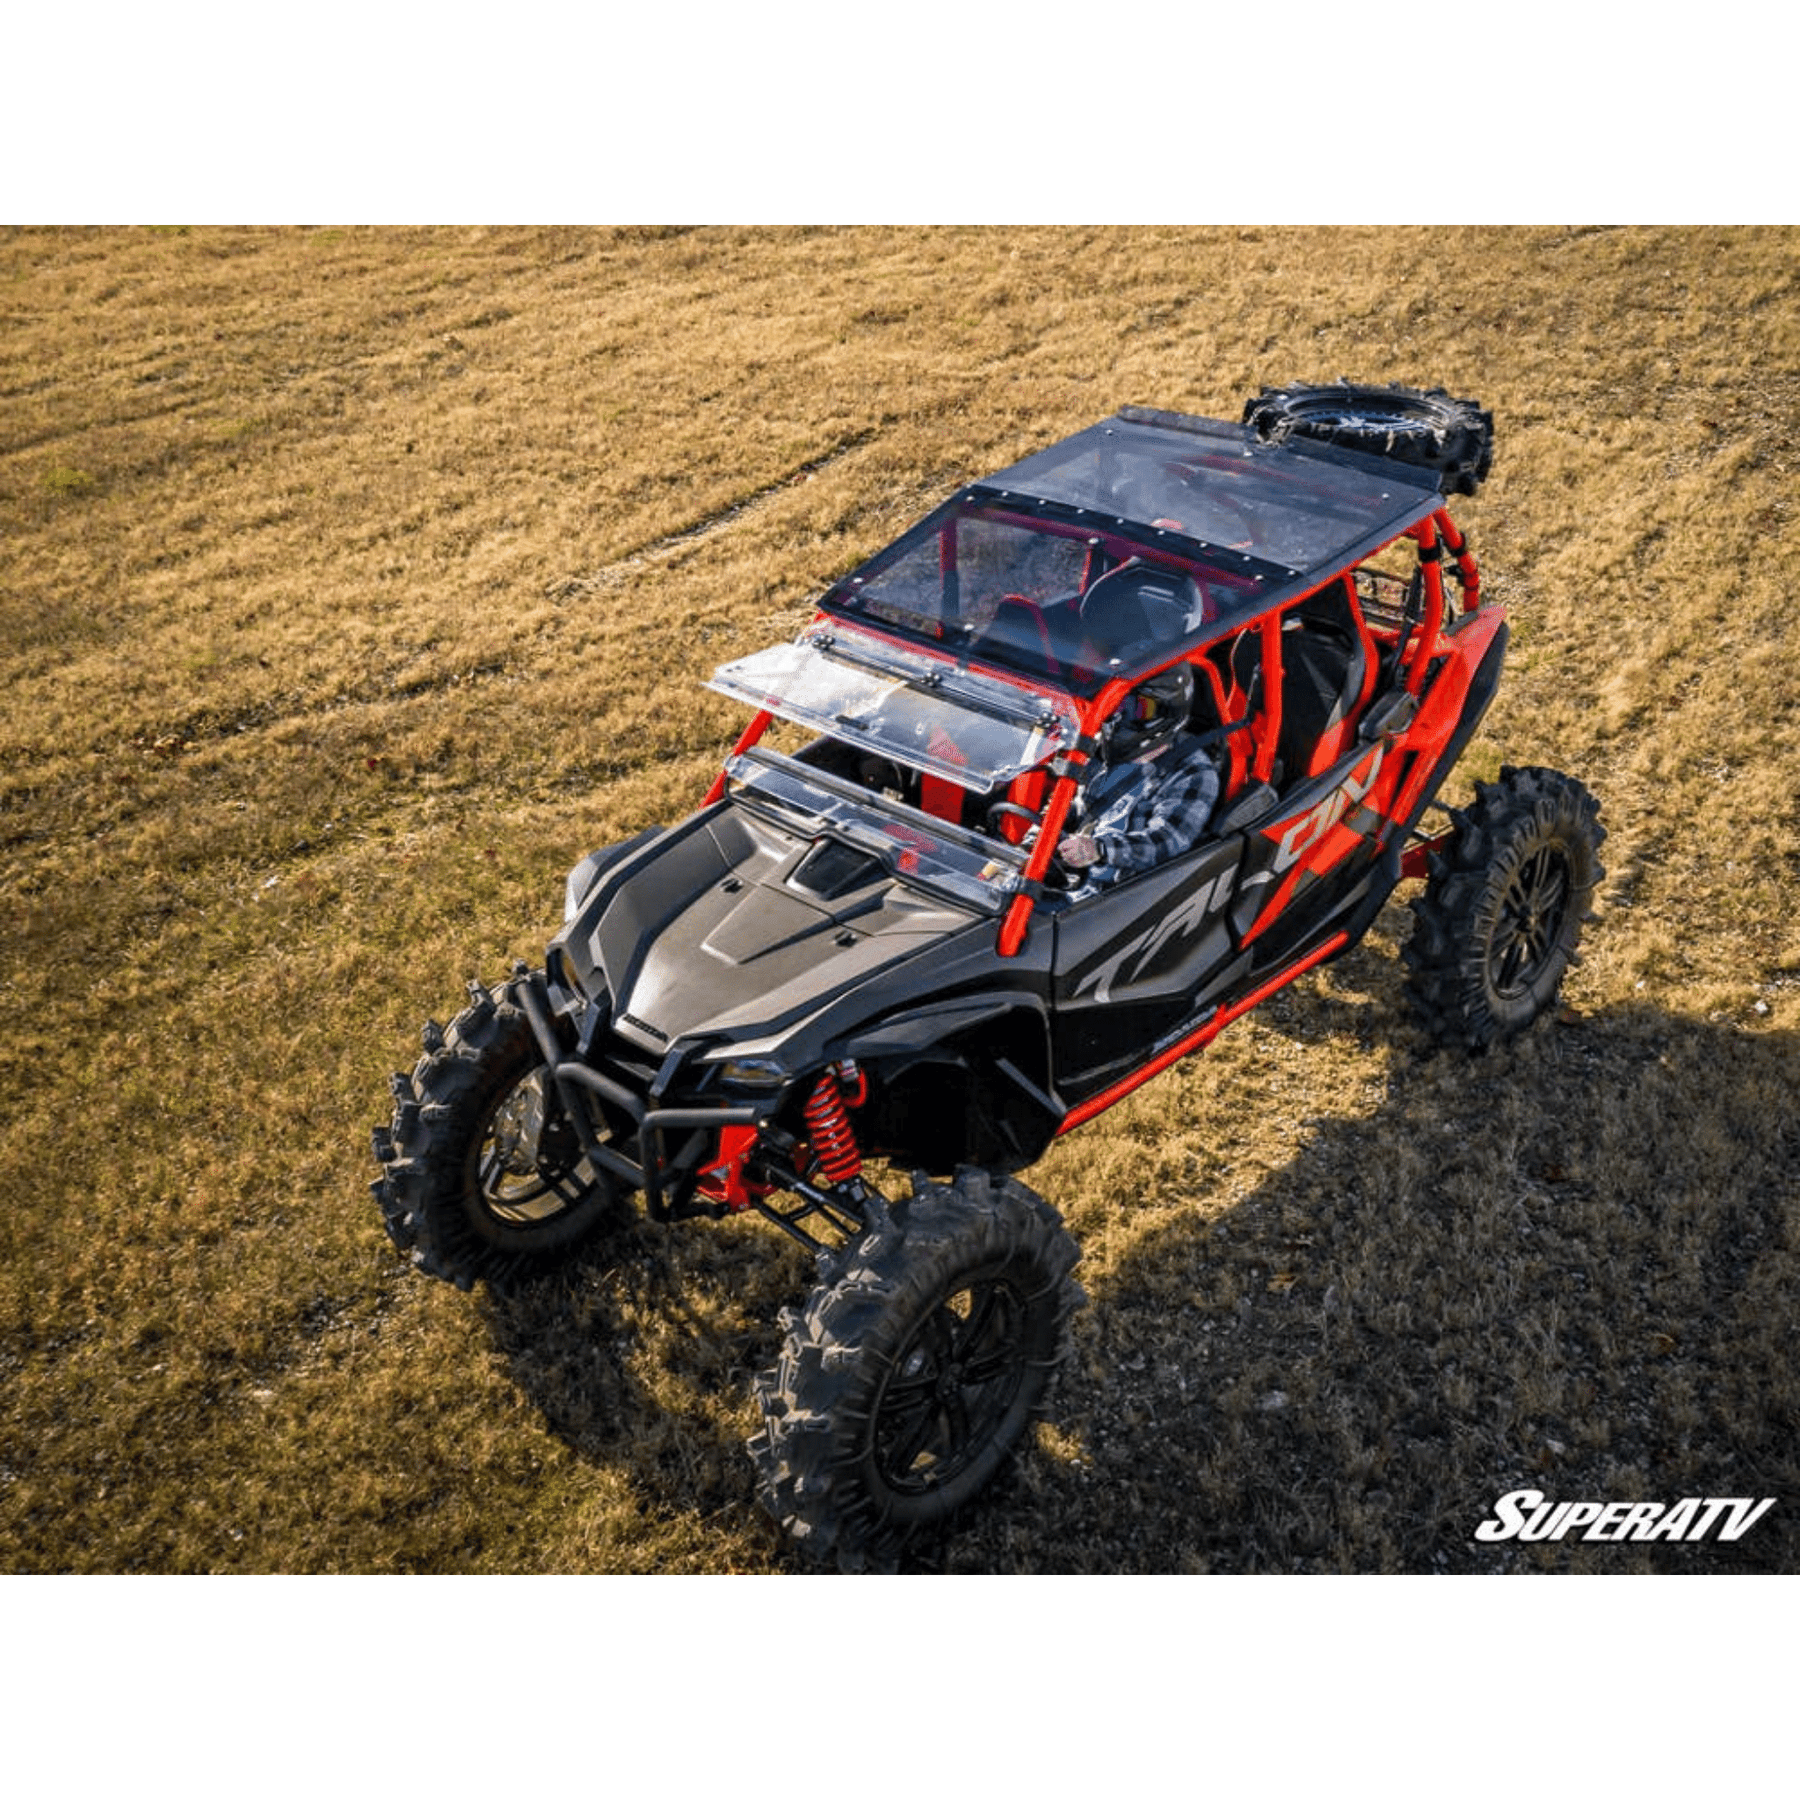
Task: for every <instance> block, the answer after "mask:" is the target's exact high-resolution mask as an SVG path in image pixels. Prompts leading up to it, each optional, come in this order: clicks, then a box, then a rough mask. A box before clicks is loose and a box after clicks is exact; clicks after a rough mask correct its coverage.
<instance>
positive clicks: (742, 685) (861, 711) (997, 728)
mask: <svg viewBox="0 0 1800 1800" xmlns="http://www.w3.org/2000/svg"><path fill="white" fill-rule="evenodd" d="M707 686H708V687H710V688H712V689H714V690H715V691H716V692H718V693H721V694H728V695H730V696H731V697H732V698H733V699H735V700H741V701H744V702H745V703H747V704H748V705H751V706H754V707H758V708H767V710H769V711H770V712H773V713H775V714H777V715H778V716H779V717H781V718H784V719H790V720H792V721H793V722H794V723H795V724H798V725H801V726H804V727H806V728H807V729H809V730H812V731H816V732H819V733H820V734H822V735H823V736H826V737H830V738H836V739H839V740H840V741H842V742H846V743H851V744H855V745H858V746H861V747H863V748H866V749H867V750H868V751H869V752H871V753H872V754H875V755H881V756H887V757H891V758H892V759H893V760H894V761H895V762H898V763H903V764H905V765H906V766H907V767H908V768H912V769H918V770H921V771H923V772H924V773H926V774H931V775H941V776H943V777H944V778H945V779H947V780H949V781H953V782H955V783H957V784H958V785H959V786H961V787H965V788H969V789H972V790H974V791H975V792H978V793H984V792H986V791H988V790H989V789H991V788H994V787H997V786H999V785H1001V784H1003V783H1005V782H1009V781H1011V780H1012V778H1013V777H1014V776H1015V775H1021V774H1023V773H1024V772H1025V771H1026V770H1028V769H1033V768H1036V767H1038V766H1039V765H1040V764H1041V763H1043V762H1045V761H1047V760H1048V759H1049V758H1050V757H1052V756H1054V755H1055V754H1056V753H1057V752H1058V751H1060V750H1063V749H1065V748H1067V747H1068V746H1069V745H1071V744H1073V743H1074V742H1075V739H1076V737H1077V735H1078V726H1079V721H1078V715H1077V712H1076V707H1075V703H1074V701H1073V700H1071V699H1069V698H1068V697H1067V696H1066V695H1057V694H1049V693H1044V692H1040V691H1038V690H1035V689H1032V688H1028V687H1026V686H1024V685H1023V684H1020V683H1014V682H1009V681H1006V680H1004V679H1003V678H1001V677H998V676H995V675H990V674H987V673H984V672H982V671H981V670H978V669H968V668H962V667H959V666H958V665H957V664H956V663H955V662H953V661H951V660H950V659H949V658H947V657H943V656H935V655H932V654H929V653H927V652H923V651H914V650H909V649H906V648H905V647H903V646H902V645H899V644H897V643H895V642H893V641H892V640H890V639H886V638H883V637H881V636H879V635H878V634H876V633H874V632H870V631H863V630H860V629H858V628H857V627H855V626H853V625H843V624H833V625H831V626H830V627H828V628H825V627H815V628H814V629H813V630H811V631H808V632H807V633H806V634H805V635H804V636H803V637H802V638H801V639H800V640H799V641H798V642H797V643H792V644H777V645H776V646H775V647H774V648H773V649H769V650H762V651H759V652H758V653H757V654H756V655H754V656H746V657H743V658H741V659H740V660H739V661H737V662H732V663H727V664H725V665H724V667H723V668H720V669H718V670H716V671H715V672H714V674H713V678H712V680H711V681H709V682H708V683H707Z"/></svg>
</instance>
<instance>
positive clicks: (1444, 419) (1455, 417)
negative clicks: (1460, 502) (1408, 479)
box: [1244, 381, 1494, 494]
mask: <svg viewBox="0 0 1800 1800" xmlns="http://www.w3.org/2000/svg"><path fill="white" fill-rule="evenodd" d="M1244 423H1245V424H1246V425H1248V426H1250V427H1251V428H1252V429H1253V430H1254V431H1255V432H1256V435H1257V436H1258V437H1260V438H1262V439H1263V440H1264V441H1265V442H1266V443H1274V444H1278V443H1280V442H1282V440H1283V439H1285V438H1288V437H1305V438H1316V439H1318V440H1319V441H1320V442H1321V443H1326V444H1338V445H1341V446H1342V447H1343V448H1344V449H1346V450H1361V451H1364V452H1366V453H1367V454H1369V455H1372V456H1385V457H1388V458H1389V459H1391V460H1392V461H1394V462H1402V463H1406V464H1408V465H1410V466H1411V467H1413V468H1418V469H1425V470H1428V471H1430V472H1431V473H1432V474H1434V475H1436V476H1437V477H1438V491H1439V492H1440V493H1444V494H1472V493H1474V492H1475V490H1476V489H1477V488H1478V487H1480V486H1481V484H1482V482H1484V481H1485V480H1486V479H1487V474H1488V470H1489V469H1490V468H1491V467H1492V466H1493V461H1494V416H1493V414H1492V413H1490V412H1487V411H1485V410H1483V408H1481V407H1480V406H1478V405H1476V403H1475V402H1474V401H1473V400H1457V399H1454V398H1452V396H1451V395H1449V394H1447V393H1446V392H1445V391H1444V390H1443V389H1442V388H1409V387H1398V386H1395V387H1377V386H1369V385H1365V384H1363V383H1359V382H1350V381H1343V382H1336V383H1332V384H1330V385H1326V386H1313V385H1311V384H1309V383H1306V382H1294V383H1292V384H1291V385H1289V386H1288V387H1284V388H1264V389H1263V391H1262V393H1261V394H1260V395H1259V396H1258V397H1257V398H1256V399H1254V400H1249V401H1246V402H1245V405H1244Z"/></svg>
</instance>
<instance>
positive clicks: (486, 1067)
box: [374, 983, 614, 1288]
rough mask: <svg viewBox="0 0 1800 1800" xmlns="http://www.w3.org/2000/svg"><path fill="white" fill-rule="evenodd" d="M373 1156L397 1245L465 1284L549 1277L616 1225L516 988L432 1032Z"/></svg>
mask: <svg viewBox="0 0 1800 1800" xmlns="http://www.w3.org/2000/svg"><path fill="white" fill-rule="evenodd" d="M375 1155H376V1158H377V1160H378V1161H379V1162H380V1163H381V1165H382V1172H381V1176H380V1178H379V1179H378V1180H377V1181H376V1182H375V1184H374V1191H375V1197H376V1199H377V1201H378V1202H379V1203H380V1206H381V1211H382V1216H383V1218H384V1220H385V1222H386V1224H387V1229H388V1235H389V1237H391V1238H392V1239H393V1240H394V1243H395V1244H396V1245H397V1246H398V1247H399V1248H400V1249H402V1250H406V1251H410V1252H411V1254H412V1259H413V1262H414V1264H415V1265H416V1266H417V1267H419V1268H420V1269H422V1270H423V1271H424V1272H425V1273H426V1274H428V1275H437V1276H441V1277H442V1278H443V1279H444V1280H446V1281H452V1282H454V1283H455V1284H456V1285H457V1286H458V1287H461V1288H467V1287H470V1286H472V1285H473V1283H474V1282H475V1281H477V1280H482V1279H485V1280H487V1281H489V1282H492V1283H497V1284H505V1283H506V1282H508V1281H510V1280H515V1279H517V1278H519V1277H522V1276H528V1275H532V1274H541V1273H543V1272H545V1271H547V1270H549V1269H552V1268H554V1267H556V1266H557V1265H558V1264H559V1263H561V1262H563V1261H564V1260H565V1259H566V1258H567V1256H568V1254H569V1253H570V1252H571V1251H572V1250H573V1249H574V1248H575V1246H576V1245H577V1244H579V1243H580V1242H581V1241H582V1240H583V1239H584V1238H586V1237H588V1236H589V1235H590V1234H591V1233H592V1232H594V1231H595V1230H597V1229H598V1228H599V1227H600V1226H601V1225H602V1224H604V1223H605V1222H606V1220H607V1219H608V1218H609V1217H612V1216H614V1196H613V1191H612V1188H611V1185H610V1183H608V1182H607V1181H606V1179H605V1178H604V1177H603V1176H600V1175H597V1174H596V1173H595V1172H594V1170H593V1169H592V1168H591V1167H590V1166H589V1164H588V1163H587V1161H586V1159H585V1158H584V1156H583V1154H582V1150H581V1144H580V1141H579V1139H578V1138H577V1137H576V1135H575V1131H574V1128H573V1126H572V1125H571V1124H570V1122H569V1118H568V1115H567V1113H566V1112H565V1111H564V1109H563V1106H562V1102H561V1099H560V1097H559V1096H558V1094H557V1092H556V1088H555V1084H554V1083H553V1082H552V1081H551V1079H550V1073H549V1070H548V1069H547V1068H546V1067H545V1065H544V1061H543V1058H542V1056H541V1055H540V1053H539V1051H538V1046H537V1040H536V1038H535V1037H534V1036H533V1035H532V1031H531V1026H530V1023H529V1022H528V1021H527V1019H526V1017H525V1014H524V1013H523V1012H522V1011H521V1010H520V1009H519V1007H518V1006H517V1004H515V1002H514V999H513V990H512V984H510V983H509V984H508V985H507V986H505V987H503V988H501V989H500V990H499V991H498V993H496V994H490V993H488V992H487V991H486V990H485V989H483V988H481V987H479V986H476V987H472V988H471V989H470V1004H469V1005H468V1006H467V1007H466V1008H465V1009H464V1010H463V1011H462V1012H461V1013H459V1014H458V1015H457V1017H456V1018H455V1020H454V1021H452V1023H451V1025H450V1028H449V1030H448V1031H444V1030H441V1029H439V1028H438V1027H436V1026H432V1025H428V1026H427V1027H426V1028H425V1054H424V1055H423V1056H422V1057H421V1058H420V1059H419V1062H418V1065H417V1066H416V1067H415V1068H414V1070H413V1072H412V1074H411V1075H410V1076H407V1075H396V1076H395V1077H394V1122H393V1124H392V1126H391V1127H388V1128H382V1129H378V1130H377V1131H376V1133H375Z"/></svg>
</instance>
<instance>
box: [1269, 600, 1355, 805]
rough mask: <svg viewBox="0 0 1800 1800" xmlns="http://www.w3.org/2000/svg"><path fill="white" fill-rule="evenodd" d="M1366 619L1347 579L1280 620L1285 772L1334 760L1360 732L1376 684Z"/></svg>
mask: <svg viewBox="0 0 1800 1800" xmlns="http://www.w3.org/2000/svg"><path fill="white" fill-rule="evenodd" d="M1375 673H1376V662H1375V656H1374V653H1373V649H1372V647H1371V645H1370V641H1369V632H1368V626H1367V625H1366V624H1365V622H1364V620H1363V616H1362V609H1361V608H1360V607H1359V606H1358V605H1357V603H1356V593H1355V589H1354V588H1353V587H1352V585H1351V583H1350V581H1349V579H1348V578H1347V577H1346V578H1342V579H1339V580H1337V581H1333V582H1330V583H1328V584H1327V585H1326V586H1325V587H1323V588H1321V589H1320V590H1319V591H1318V592H1317V593H1316V594H1311V595H1308V597H1307V598H1306V599H1305V600H1303V601H1302V602H1301V603H1300V604H1299V605H1298V606H1297V607H1295V608H1294V610H1293V612H1292V613H1290V614H1289V615H1288V617H1287V619H1286V620H1285V622H1284V623H1283V626H1282V635H1281V733H1280V737H1279V740H1278V743H1277V749H1276V754H1277V755H1278V756H1279V757H1280V759H1281V765H1282V768H1283V769H1284V770H1285V771H1286V773H1287V776H1288V778H1289V779H1290V780H1291V779H1295V778H1298V777H1300V776H1306V775H1317V774H1320V773H1322V772H1323V771H1324V770H1326V769H1328V768H1330V767H1331V765H1332V764H1333V763H1334V762H1336V761H1337V759H1338V758H1339V757H1340V756H1342V755H1343V753H1344V751H1345V750H1346V749H1347V748H1348V747H1349V746H1350V744H1351V743H1352V742H1353V741H1354V738H1355V728H1356V720H1357V718H1358V716H1359V715H1360V714H1361V712H1362V709H1363V707H1364V705H1365V704H1366V703H1367V701H1368V698H1369V695H1370V692H1371V691H1372V689H1373V687H1374V684H1375Z"/></svg>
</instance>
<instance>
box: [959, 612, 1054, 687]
mask: <svg viewBox="0 0 1800 1800" xmlns="http://www.w3.org/2000/svg"><path fill="white" fill-rule="evenodd" d="M970 654H971V655H973V656H975V657H977V658H981V659H983V660H985V661H988V662H997V663H1000V664H1002V665H1003V666H1004V667H1006V668H1009V669H1017V670H1018V671H1019V672H1020V674H1023V675H1036V676H1042V677H1043V678H1044V679H1046V680H1049V681H1054V682H1058V683H1060V682H1061V681H1062V678H1063V673H1062V661H1061V659H1060V658H1059V657H1058V655H1057V653H1056V650H1055V648H1054V647H1053V645H1052V643H1051V640H1050V626H1049V623H1048V621H1047V620H1046V619H1045V617H1044V609H1043V608H1042V607H1041V606H1039V605H1038V603H1037V602H1036V601H1035V600H1031V599H1028V598H1027V597H1026V596H1025V595H1024V594H1008V595H1006V596H1005V598H1004V599H1002V600H1001V602H1000V604H999V605H998V606H996V607H995V608H994V616H993V618H991V619H990V620H989V621H988V623H987V626H986V627H985V629H984V630H983V631H982V633H981V636H980V637H978V638H977V639H976V640H975V643H974V645H973V646H972V647H971V650H970Z"/></svg>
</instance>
